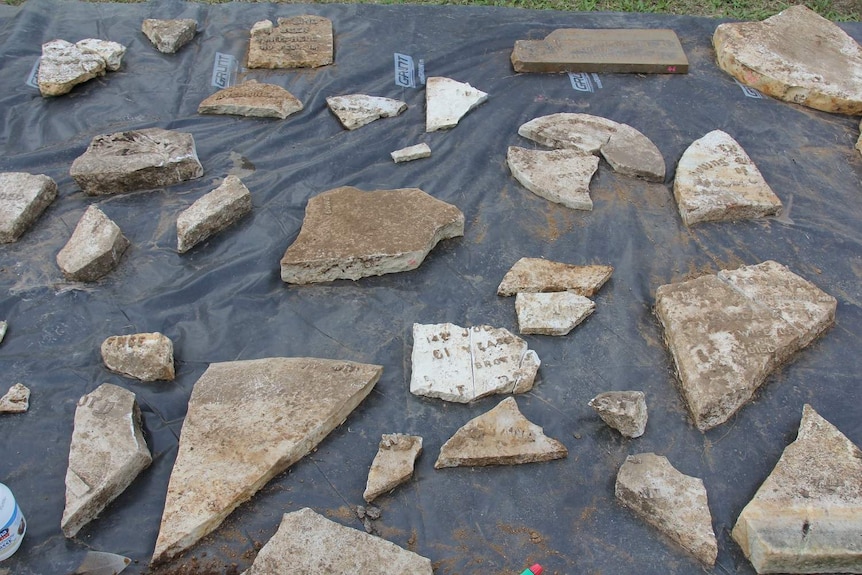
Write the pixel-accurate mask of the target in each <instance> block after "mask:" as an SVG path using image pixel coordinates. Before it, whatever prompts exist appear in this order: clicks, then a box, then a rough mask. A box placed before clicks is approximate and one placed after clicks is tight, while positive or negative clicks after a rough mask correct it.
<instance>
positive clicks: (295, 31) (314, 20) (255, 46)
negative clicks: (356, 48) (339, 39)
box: [248, 14, 334, 68]
mask: <svg viewBox="0 0 862 575" xmlns="http://www.w3.org/2000/svg"><path fill="white" fill-rule="evenodd" d="M333 50H334V42H333V34H332V21H331V20H330V19H329V18H324V17H322V16H313V15H309V14H306V15H303V16H294V17H292V18H279V19H278V25H277V26H274V25H273V23H272V21H270V20H261V21H260V22H257V23H256V24H255V25H254V26H252V28H251V40H250V42H249V48H248V67H249V68H317V67H318V66H326V65H327V64H332V62H333Z"/></svg>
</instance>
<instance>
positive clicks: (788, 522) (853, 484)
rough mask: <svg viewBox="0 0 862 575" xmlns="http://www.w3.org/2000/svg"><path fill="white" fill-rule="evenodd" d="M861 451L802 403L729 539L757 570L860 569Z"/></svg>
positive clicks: (861, 511)
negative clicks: (792, 435) (795, 429)
mask: <svg viewBox="0 0 862 575" xmlns="http://www.w3.org/2000/svg"><path fill="white" fill-rule="evenodd" d="M860 534H862V451H860V450H859V448H858V447H856V446H855V445H853V443H852V442H851V441H850V440H849V439H847V437H846V436H845V435H844V434H842V433H841V432H840V431H838V429H837V428H836V427H835V426H834V425H832V424H831V423H829V422H828V421H826V420H825V419H823V418H822V417H821V416H820V415H819V414H818V413H817V412H816V411H814V409H813V408H812V407H811V406H810V405H806V406H805V407H804V408H803V411H802V422H801V423H800V425H799V434H798V436H797V438H796V441H794V442H793V443H791V444H790V445H788V446H787V448H785V450H784V453H782V454H781V458H780V459H779V460H778V463H777V464H776V465H775V469H773V470H772V473H771V474H770V475H769V477H767V478H766V481H764V482H763V484H762V485H761V486H760V488H759V489H758V490H757V493H755V495H754V498H753V499H752V500H751V502H749V503H748V505H746V506H745V509H743V510H742V513H741V514H740V515H739V519H738V520H737V522H736V526H735V527H734V528H733V532H732V535H733V538H734V539H735V540H736V542H737V543H739V545H740V547H742V551H743V552H744V553H745V556H746V557H748V559H749V561H751V564H752V565H753V566H754V568H755V570H757V572H758V573H862V538H860Z"/></svg>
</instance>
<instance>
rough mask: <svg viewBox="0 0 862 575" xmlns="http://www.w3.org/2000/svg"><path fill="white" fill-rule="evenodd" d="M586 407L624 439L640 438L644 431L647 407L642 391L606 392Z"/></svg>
mask: <svg viewBox="0 0 862 575" xmlns="http://www.w3.org/2000/svg"><path fill="white" fill-rule="evenodd" d="M588 405H589V406H590V407H592V408H593V409H595V410H596V413H598V414H599V417H601V418H602V421H604V422H605V423H607V424H608V425H609V426H611V427H613V428H614V429H616V430H617V431H619V432H620V433H621V434H623V435H624V436H626V437H640V436H641V435H643V434H644V431H646V424H647V405H646V396H644V393H643V392H642V391H606V392H604V393H600V394H598V395H597V396H595V397H594V398H592V399H591V400H590V403H589V404H588Z"/></svg>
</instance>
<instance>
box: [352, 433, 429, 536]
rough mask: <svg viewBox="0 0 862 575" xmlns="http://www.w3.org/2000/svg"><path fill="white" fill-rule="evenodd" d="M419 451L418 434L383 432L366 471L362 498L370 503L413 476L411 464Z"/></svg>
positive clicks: (420, 441) (420, 440) (420, 448)
mask: <svg viewBox="0 0 862 575" xmlns="http://www.w3.org/2000/svg"><path fill="white" fill-rule="evenodd" d="M421 452H422V438H421V437H419V436H418V435H402V434H400V433H392V434H384V435H383V437H382V438H381V439H380V446H379V447H378V450H377V455H376V456H374V461H373V462H372V463H371V469H370V470H369V471H368V481H367V482H366V484H365V493H363V495H362V498H363V499H365V501H367V502H369V503H371V502H372V501H374V499H376V498H377V496H378V495H381V494H383V493H386V492H388V491H391V490H393V489H395V488H396V487H398V486H399V485H401V484H402V483H404V482H405V481H407V480H408V479H410V478H411V477H412V476H413V464H414V463H415V462H416V458H417V457H419V454H420V453H421ZM366 512H367V510H366ZM360 519H362V517H360ZM372 519H374V517H372Z"/></svg>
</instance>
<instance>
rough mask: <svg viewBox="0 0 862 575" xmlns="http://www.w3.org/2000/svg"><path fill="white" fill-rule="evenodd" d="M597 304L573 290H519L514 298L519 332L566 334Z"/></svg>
mask: <svg viewBox="0 0 862 575" xmlns="http://www.w3.org/2000/svg"><path fill="white" fill-rule="evenodd" d="M595 309H596V304H595V302H593V301H592V300H591V299H589V298H586V297H584V296H582V295H578V294H576V293H572V292H568V291H561V292H552V293H519V294H518V295H517V296H516V297H515V313H517V314H518V331H519V332H520V333H522V334H539V335H566V334H567V333H569V332H570V331H572V330H573V329H574V328H575V327H576V326H577V325H578V324H580V323H581V322H582V321H584V320H585V319H586V318H587V316H589V315H590V314H592V313H593V311H595Z"/></svg>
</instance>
